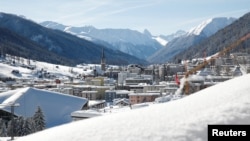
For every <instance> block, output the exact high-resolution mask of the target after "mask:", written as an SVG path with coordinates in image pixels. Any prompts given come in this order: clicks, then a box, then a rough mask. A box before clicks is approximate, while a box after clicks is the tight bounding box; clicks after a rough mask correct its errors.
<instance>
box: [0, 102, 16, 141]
mask: <svg viewBox="0 0 250 141" xmlns="http://www.w3.org/2000/svg"><path fill="white" fill-rule="evenodd" d="M0 106H9V107H10V108H11V110H10V111H11V140H14V108H15V107H18V106H20V104H19V103H13V102H11V103H6V104H0Z"/></svg>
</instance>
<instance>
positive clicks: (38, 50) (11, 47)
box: [0, 27, 73, 65]
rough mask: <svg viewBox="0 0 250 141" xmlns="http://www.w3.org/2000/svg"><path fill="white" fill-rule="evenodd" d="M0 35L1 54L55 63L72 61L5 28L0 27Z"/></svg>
mask: <svg viewBox="0 0 250 141" xmlns="http://www.w3.org/2000/svg"><path fill="white" fill-rule="evenodd" d="M0 35H1V36H0V50H1V54H2V53H5V54H12V55H15V56H20V57H25V58H29V59H33V60H40V61H44V62H51V63H55V64H67V65H69V64H72V63H73V60H70V59H67V58H65V57H63V56H59V55H57V54H55V53H53V52H50V51H48V50H46V49H43V47H42V46H40V45H39V44H37V43H35V42H33V41H31V40H28V39H27V38H24V37H22V36H20V35H18V34H16V33H14V32H12V31H10V30H8V29H6V28H1V27H0ZM41 54H43V55H41Z"/></svg>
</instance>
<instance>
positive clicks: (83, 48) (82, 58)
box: [0, 13, 147, 64]
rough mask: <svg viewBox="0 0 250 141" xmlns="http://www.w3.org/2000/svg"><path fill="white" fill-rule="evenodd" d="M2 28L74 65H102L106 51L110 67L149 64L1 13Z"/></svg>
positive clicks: (70, 35)
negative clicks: (102, 57) (112, 65)
mask: <svg viewBox="0 0 250 141" xmlns="http://www.w3.org/2000/svg"><path fill="white" fill-rule="evenodd" d="M0 14H1V18H0V27H2V28H6V29H8V30H10V31H12V32H15V33H16V34H18V35H20V36H22V37H23V38H26V39H29V40H31V41H32V42H35V43H36V44H38V45H39V47H40V48H42V49H44V50H48V51H50V52H52V53H54V54H57V55H58V56H61V57H64V58H68V59H70V60H73V64H79V63H100V58H101V52H102V48H104V49H105V56H106V60H107V63H110V64H130V63H138V64H145V63H147V62H146V61H145V60H142V59H138V58H136V57H134V56H131V55H128V54H125V53H123V52H120V51H115V50H111V49H109V48H107V47H105V46H101V45H97V44H95V43H92V42H90V41H87V40H84V39H82V38H79V37H76V36H75V35H72V34H68V33H65V32H63V31H60V30H53V29H49V28H45V27H43V26H41V25H39V24H37V23H35V22H33V21H30V20H27V19H23V18H21V17H19V16H16V15H13V14H6V13H0Z"/></svg>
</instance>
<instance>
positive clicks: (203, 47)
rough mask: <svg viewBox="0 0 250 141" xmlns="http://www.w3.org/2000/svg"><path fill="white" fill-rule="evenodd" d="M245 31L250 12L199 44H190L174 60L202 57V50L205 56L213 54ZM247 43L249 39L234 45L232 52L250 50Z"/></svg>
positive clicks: (249, 25) (249, 28)
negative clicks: (236, 45)
mask: <svg viewBox="0 0 250 141" xmlns="http://www.w3.org/2000/svg"><path fill="white" fill-rule="evenodd" d="M247 33H250V13H247V14H245V15H244V16H242V17H241V18H239V19H238V20H237V21H235V22H234V23H232V24H231V25H229V26H227V27H225V28H224V29H222V30H220V31H218V32H217V33H216V34H214V35H212V36H211V37H209V38H208V39H206V40H204V41H203V42H201V43H200V44H197V45H195V46H192V47H190V48H189V49H188V50H185V51H183V52H181V53H179V54H177V55H176V56H175V57H174V61H177V60H179V59H191V58H193V57H203V54H204V52H206V54H207V56H210V55H213V54H215V53H217V52H219V51H221V50H223V49H224V47H226V46H228V45H230V44H231V43H232V42H234V41H236V40H238V39H239V38H240V37H242V36H243V35H245V34H247ZM249 45H250V40H247V41H245V42H244V43H242V44H241V45H240V46H238V47H236V48H235V49H234V50H233V51H232V52H235V51H247V52H250V50H249V47H250V46H249Z"/></svg>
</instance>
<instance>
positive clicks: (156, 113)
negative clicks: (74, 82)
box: [18, 74, 250, 141]
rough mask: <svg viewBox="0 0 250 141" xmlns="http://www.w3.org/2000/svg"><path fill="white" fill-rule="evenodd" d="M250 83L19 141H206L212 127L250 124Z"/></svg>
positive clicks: (228, 85)
mask: <svg viewBox="0 0 250 141" xmlns="http://www.w3.org/2000/svg"><path fill="white" fill-rule="evenodd" d="M239 83H242V84H241V85H239ZM249 83H250V75H249V74H248V75H243V76H241V77H237V78H234V79H231V80H229V81H226V82H223V83H220V84H218V85H214V86H212V87H209V88H207V89H204V90H202V91H199V92H197V93H195V94H192V95H190V96H187V97H185V98H182V99H180V100H175V101H170V102H167V103H162V104H154V105H152V106H148V107H145V108H141V109H132V110H130V111H127V112H123V113H116V114H112V115H110V116H101V117H96V118H92V119H86V120H82V121H78V122H73V123H70V124H65V125H62V126H59V127H55V128H51V129H48V130H44V131H42V132H38V133H35V134H31V135H29V136H25V137H21V138H19V139H18V140H20V141H34V140H36V141H44V140H50V141H53V140H60V141H69V140H70V141H79V140H85V141H93V140H94V141H103V140H119V141H127V140H135V141H152V140H157V141H166V140H168V141H183V140H185V141H206V140H207V137H208V135H207V133H208V130H207V127H208V125H209V124H228V125H233V124H245V125H247V124H250V112H249V111H250V95H249V91H250V87H249ZM121 131H122V132H121Z"/></svg>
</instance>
